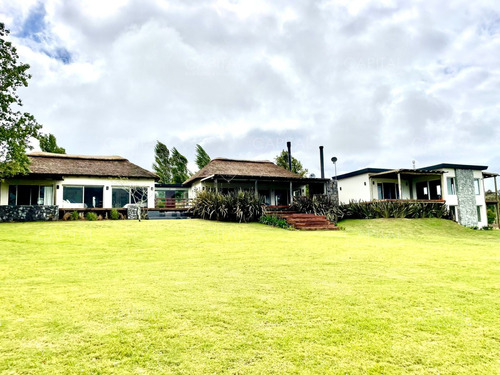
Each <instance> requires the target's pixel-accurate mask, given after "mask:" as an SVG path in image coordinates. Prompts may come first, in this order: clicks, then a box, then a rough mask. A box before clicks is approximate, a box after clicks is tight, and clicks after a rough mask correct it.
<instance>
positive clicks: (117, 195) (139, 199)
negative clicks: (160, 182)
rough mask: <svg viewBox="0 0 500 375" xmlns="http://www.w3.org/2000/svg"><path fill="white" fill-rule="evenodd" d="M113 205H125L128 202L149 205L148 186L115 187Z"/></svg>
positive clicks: (116, 206)
mask: <svg viewBox="0 0 500 375" xmlns="http://www.w3.org/2000/svg"><path fill="white" fill-rule="evenodd" d="M111 200H112V206H113V207H114V208H121V207H125V206H126V205H127V204H139V205H141V206H142V207H147V206H148V188H147V187H143V186H138V187H128V186H123V187H113V190H112V192H111Z"/></svg>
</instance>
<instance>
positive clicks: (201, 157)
mask: <svg viewBox="0 0 500 375" xmlns="http://www.w3.org/2000/svg"><path fill="white" fill-rule="evenodd" d="M210 160H211V159H210V156H208V154H207V152H206V151H205V150H204V149H203V147H201V146H200V145H196V165H197V166H198V168H199V169H201V168H203V167H204V166H205V165H207V164H208V163H210Z"/></svg>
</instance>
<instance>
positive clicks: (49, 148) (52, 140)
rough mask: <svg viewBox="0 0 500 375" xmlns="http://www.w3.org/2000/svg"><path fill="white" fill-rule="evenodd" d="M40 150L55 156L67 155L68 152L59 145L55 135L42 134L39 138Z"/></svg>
mask: <svg viewBox="0 0 500 375" xmlns="http://www.w3.org/2000/svg"><path fill="white" fill-rule="evenodd" d="M38 142H39V143H40V148H41V149H42V151H43V152H52V153H54V154H65V153H66V150H65V149H64V148H62V147H59V146H58V145H57V140H56V137H55V136H54V135H53V134H50V133H49V134H40V136H39V137H38Z"/></svg>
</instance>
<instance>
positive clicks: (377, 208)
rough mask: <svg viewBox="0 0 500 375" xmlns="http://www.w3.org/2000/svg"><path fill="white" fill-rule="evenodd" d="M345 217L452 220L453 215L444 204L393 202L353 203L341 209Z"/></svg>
mask: <svg viewBox="0 0 500 375" xmlns="http://www.w3.org/2000/svg"><path fill="white" fill-rule="evenodd" d="M340 209H341V210H342V211H343V214H344V217H345V218H348V219H378V218H407V219H417V218H433V217H435V218H444V219H451V214H450V212H449V210H448V208H447V207H446V205H444V204H442V203H422V202H401V201H400V202H391V201H372V202H355V201H351V202H349V203H348V204H344V205H342V206H341V207H340Z"/></svg>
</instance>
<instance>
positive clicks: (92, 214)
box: [85, 212, 97, 221]
mask: <svg viewBox="0 0 500 375" xmlns="http://www.w3.org/2000/svg"><path fill="white" fill-rule="evenodd" d="M85 219H87V220H88V221H96V220H97V214H96V213H95V212H87V214H86V215H85Z"/></svg>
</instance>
